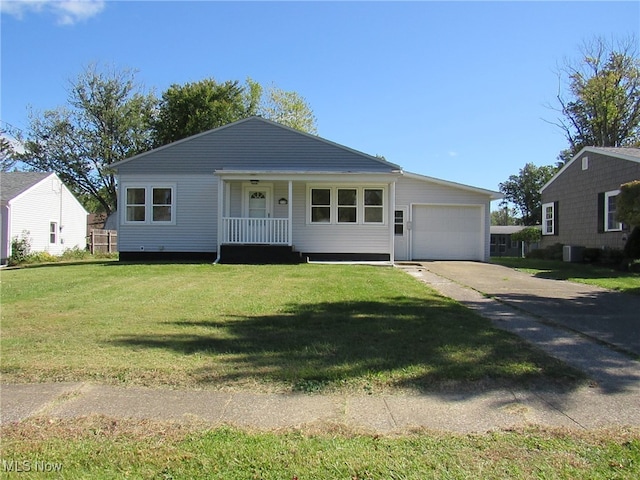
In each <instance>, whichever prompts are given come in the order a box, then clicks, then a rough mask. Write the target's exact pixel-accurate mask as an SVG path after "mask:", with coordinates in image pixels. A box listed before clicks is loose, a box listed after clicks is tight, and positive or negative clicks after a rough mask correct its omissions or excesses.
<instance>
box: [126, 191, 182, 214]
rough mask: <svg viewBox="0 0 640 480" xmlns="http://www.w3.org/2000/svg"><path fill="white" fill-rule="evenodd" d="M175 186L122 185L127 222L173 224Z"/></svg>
mask: <svg viewBox="0 0 640 480" xmlns="http://www.w3.org/2000/svg"><path fill="white" fill-rule="evenodd" d="M174 190H175V186H173V185H163V186H160V185H158V186H155V185H144V186H142V185H136V186H124V198H125V214H124V223H127V224H174V223H175V203H174V202H175V195H174Z"/></svg>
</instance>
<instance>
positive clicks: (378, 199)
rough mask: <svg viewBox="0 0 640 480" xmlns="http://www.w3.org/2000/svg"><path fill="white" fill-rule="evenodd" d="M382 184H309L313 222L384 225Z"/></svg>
mask: <svg viewBox="0 0 640 480" xmlns="http://www.w3.org/2000/svg"><path fill="white" fill-rule="evenodd" d="M384 194H385V189H384V188H382V187H353V186H340V187H336V186H323V185H317V186H315V185H312V186H310V187H309V197H308V198H309V217H308V218H309V222H310V223H317V224H351V225H353V224H364V223H367V224H370V223H375V224H384V223H385V202H384Z"/></svg>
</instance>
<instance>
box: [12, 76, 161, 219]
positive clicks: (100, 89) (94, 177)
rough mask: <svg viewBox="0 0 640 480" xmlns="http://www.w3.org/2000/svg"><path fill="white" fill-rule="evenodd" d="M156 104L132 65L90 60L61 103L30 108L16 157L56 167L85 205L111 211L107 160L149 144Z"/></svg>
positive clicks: (37, 165)
mask: <svg viewBox="0 0 640 480" xmlns="http://www.w3.org/2000/svg"><path fill="white" fill-rule="evenodd" d="M156 105H157V99H156V98H155V96H154V95H153V94H152V93H148V92H146V91H144V89H143V88H142V87H141V86H139V85H138V84H137V83H136V81H135V72H134V71H132V70H128V69H125V70H118V69H116V68H114V67H99V66H98V65H90V66H89V67H87V68H85V69H84V71H83V72H82V73H80V74H79V75H78V77H77V78H76V79H74V80H71V81H70V88H69V95H68V98H67V105H66V106H63V107H58V108H56V109H53V110H46V111H45V112H44V113H41V114H38V113H34V112H33V111H32V112H31V113H30V116H29V117H30V125H29V128H28V131H27V133H26V138H24V139H23V141H22V144H23V145H24V148H25V151H24V153H21V154H20V155H19V159H20V160H21V161H22V162H23V163H25V164H26V165H28V166H29V167H30V168H31V169H33V170H38V171H52V172H55V173H57V174H58V176H59V177H60V178H61V179H62V181H63V182H65V184H66V185H67V186H68V187H69V188H70V189H71V190H72V191H73V192H74V193H75V194H76V195H77V196H78V197H79V199H81V201H82V200H84V203H85V205H86V206H87V207H88V209H89V210H90V211H97V212H104V213H106V214H110V213H112V212H114V211H115V210H116V203H117V197H116V182H115V176H114V171H113V170H112V168H111V165H112V164H113V163H114V162H117V161H119V160H123V159H125V158H128V157H131V156H133V155H136V154H138V153H141V152H144V151H146V150H148V149H149V148H151V145H152V138H151V133H152V130H151V119H152V116H153V113H154V111H155V108H156Z"/></svg>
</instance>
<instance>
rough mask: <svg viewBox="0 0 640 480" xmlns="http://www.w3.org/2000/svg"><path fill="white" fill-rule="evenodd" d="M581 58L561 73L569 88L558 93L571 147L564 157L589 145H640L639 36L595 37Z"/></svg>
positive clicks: (562, 124)
mask: <svg viewBox="0 0 640 480" xmlns="http://www.w3.org/2000/svg"><path fill="white" fill-rule="evenodd" d="M581 56H582V58H581V60H580V61H579V62H573V63H570V62H567V63H566V65H565V67H564V68H563V69H562V71H561V73H560V77H561V79H562V78H564V79H566V81H567V83H568V85H567V89H566V90H567V91H566V93H563V92H561V93H559V94H558V103H559V107H560V108H557V109H556V110H557V111H558V112H560V113H561V114H562V117H561V118H559V119H558V120H557V122H552V123H554V124H555V125H556V126H558V127H560V129H561V130H562V131H563V133H564V135H565V137H566V139H567V141H568V143H569V148H568V149H567V150H566V151H563V152H561V154H560V157H559V160H560V161H561V163H563V162H566V160H567V159H569V158H571V157H572V156H574V155H575V154H576V153H578V152H579V151H580V150H581V149H582V148H583V147H585V146H595V147H622V146H637V145H640V58H639V52H638V40H637V39H636V38H635V37H630V38H627V39H625V40H621V41H619V42H614V41H606V40H604V39H602V38H594V39H593V40H591V41H589V42H585V43H584V45H583V46H582V48H581Z"/></svg>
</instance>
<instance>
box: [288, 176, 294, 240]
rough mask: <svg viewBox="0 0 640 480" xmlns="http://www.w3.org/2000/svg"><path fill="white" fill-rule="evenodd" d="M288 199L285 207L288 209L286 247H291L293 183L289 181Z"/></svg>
mask: <svg viewBox="0 0 640 480" xmlns="http://www.w3.org/2000/svg"><path fill="white" fill-rule="evenodd" d="M288 199H289V201H288V202H287V205H288V207H289V212H288V214H287V215H288V217H289V220H288V222H287V230H288V231H287V245H288V246H292V245H293V181H292V180H289V195H288Z"/></svg>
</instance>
